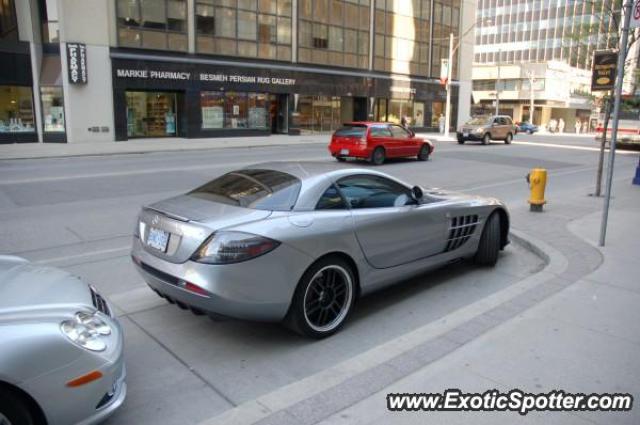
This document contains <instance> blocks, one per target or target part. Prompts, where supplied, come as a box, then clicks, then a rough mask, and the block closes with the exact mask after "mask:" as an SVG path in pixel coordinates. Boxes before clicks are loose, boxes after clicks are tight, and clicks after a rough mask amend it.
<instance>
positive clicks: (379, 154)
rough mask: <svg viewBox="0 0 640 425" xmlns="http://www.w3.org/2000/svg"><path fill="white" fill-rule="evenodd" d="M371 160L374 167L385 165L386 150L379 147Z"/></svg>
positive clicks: (374, 151)
mask: <svg viewBox="0 0 640 425" xmlns="http://www.w3.org/2000/svg"><path fill="white" fill-rule="evenodd" d="M369 160H370V161H371V163H372V164H373V165H382V164H384V160H385V154H384V148H383V147H381V146H378V147H377V148H375V149H374V150H373V153H372V154H371V158H370V159H369Z"/></svg>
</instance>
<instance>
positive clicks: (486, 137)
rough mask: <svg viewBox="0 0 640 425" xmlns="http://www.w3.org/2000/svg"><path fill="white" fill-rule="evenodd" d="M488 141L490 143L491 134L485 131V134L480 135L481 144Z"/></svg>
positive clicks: (486, 143)
mask: <svg viewBox="0 0 640 425" xmlns="http://www.w3.org/2000/svg"><path fill="white" fill-rule="evenodd" d="M489 143H491V135H490V134H489V133H485V135H484V136H482V144H483V145H488V144H489Z"/></svg>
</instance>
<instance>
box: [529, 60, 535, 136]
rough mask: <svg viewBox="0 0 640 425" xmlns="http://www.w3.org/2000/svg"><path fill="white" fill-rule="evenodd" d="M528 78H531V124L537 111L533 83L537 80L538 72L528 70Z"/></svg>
mask: <svg viewBox="0 0 640 425" xmlns="http://www.w3.org/2000/svg"><path fill="white" fill-rule="evenodd" d="M527 78H528V79H529V91H530V94H529V95H530V99H529V124H531V125H533V113H534V112H535V106H534V104H535V92H534V90H533V84H534V83H535V82H536V74H535V73H534V72H533V71H529V72H527Z"/></svg>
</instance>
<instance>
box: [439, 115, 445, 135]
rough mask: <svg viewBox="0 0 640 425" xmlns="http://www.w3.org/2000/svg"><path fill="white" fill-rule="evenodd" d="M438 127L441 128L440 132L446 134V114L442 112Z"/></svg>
mask: <svg viewBox="0 0 640 425" xmlns="http://www.w3.org/2000/svg"><path fill="white" fill-rule="evenodd" d="M438 127H439V128H440V134H444V115H442V114H440V118H438Z"/></svg>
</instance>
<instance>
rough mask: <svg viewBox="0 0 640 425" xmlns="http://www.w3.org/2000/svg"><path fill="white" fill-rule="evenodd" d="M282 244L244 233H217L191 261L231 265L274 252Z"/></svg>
mask: <svg viewBox="0 0 640 425" xmlns="http://www.w3.org/2000/svg"><path fill="white" fill-rule="evenodd" d="M279 245H280V242H278V241H275V240H273V239H269V238H265V237H263V236H258V235H253V234H250V233H244V232H234V231H228V232H216V233H214V234H213V235H211V236H210V237H209V239H207V240H206V241H205V242H204V243H203V244H202V246H201V247H200V248H198V250H197V251H196V252H195V254H193V256H192V257H191V259H192V260H193V261H197V262H199V263H206V264H230V263H239V262H241V261H246V260H250V259H252V258H255V257H259V256H260V255H263V254H266V253H267V252H270V251H273V250H274V249H276V248H277V247H278V246H279Z"/></svg>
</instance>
